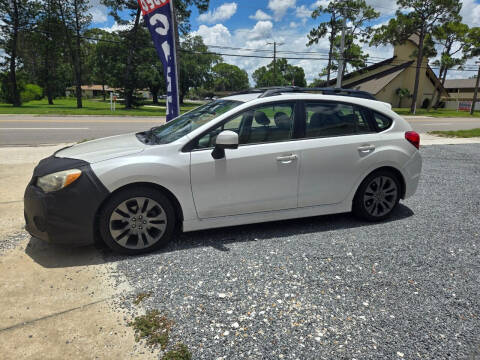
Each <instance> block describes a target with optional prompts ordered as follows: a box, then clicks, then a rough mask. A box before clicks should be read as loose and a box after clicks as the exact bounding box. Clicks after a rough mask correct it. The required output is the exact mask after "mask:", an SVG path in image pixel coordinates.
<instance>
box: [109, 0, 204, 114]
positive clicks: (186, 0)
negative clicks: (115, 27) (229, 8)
mask: <svg viewBox="0 0 480 360" xmlns="http://www.w3.org/2000/svg"><path fill="white" fill-rule="evenodd" d="M209 2H210V0H176V1H175V2H174V4H175V7H174V17H175V20H176V21H175V24H174V25H175V28H174V32H175V45H176V52H177V61H180V60H179V59H180V56H179V55H180V53H179V50H180V40H179V39H180V35H179V32H181V33H182V35H187V34H188V32H189V31H190V23H189V18H190V14H191V11H192V7H193V6H195V7H196V8H197V9H198V10H199V12H203V11H206V10H207V9H208V4H209ZM102 4H103V5H105V6H107V7H108V8H110V15H111V16H112V17H113V18H114V19H115V21H116V22H117V23H119V24H123V25H127V24H132V26H131V27H130V29H129V30H128V31H125V32H123V33H122V35H123V36H122V38H123V40H122V41H124V42H125V48H126V52H127V57H126V59H125V61H126V64H125V73H124V76H123V87H124V92H125V107H126V108H127V109H129V108H131V107H132V106H133V92H134V89H135V83H136V79H135V78H134V77H133V76H132V74H133V73H134V72H135V67H136V66H137V64H135V63H134V62H133V58H134V57H135V53H136V52H138V50H139V47H138V44H137V40H138V39H137V33H138V28H139V27H140V24H141V23H143V21H140V8H139V6H138V2H137V1H136V0H102ZM125 12H128V14H129V16H130V18H129V19H125ZM178 70H179V71H178V77H179V78H180V81H179V82H181V81H182V80H181V71H180V67H179V69H178ZM187 76H189V75H187ZM180 96H182V94H180ZM182 99H183V98H182Z"/></svg>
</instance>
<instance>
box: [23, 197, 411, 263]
mask: <svg viewBox="0 0 480 360" xmlns="http://www.w3.org/2000/svg"><path fill="white" fill-rule="evenodd" d="M412 215H414V213H413V211H412V210H411V209H410V208H408V207H407V206H405V205H403V204H399V205H398V207H397V209H396V210H395V212H394V213H393V214H392V216H391V217H390V218H389V219H388V220H385V221H384V222H383V224H387V223H390V222H394V221H399V220H402V219H405V218H408V217H410V216H412ZM375 224H378V223H370V222H365V221H360V220H357V219H356V218H354V217H353V216H352V215H351V214H349V213H347V214H336V215H325V216H315V217H309V218H302V219H292V220H283V221H272V222H268V223H260V224H252V225H242V226H233V227H228V228H219V229H212V230H202V231H195V232H189V233H184V234H181V235H179V236H178V237H177V239H175V240H174V241H172V242H171V243H170V244H169V245H168V246H167V247H166V248H164V249H162V250H159V251H157V252H156V254H159V253H168V252H172V251H178V250H185V249H190V248H195V247H201V246H203V247H212V248H214V249H216V250H219V251H229V248H228V244H232V243H237V242H247V241H261V240H268V239H273V238H283V237H288V236H292V235H304V234H311V233H319V232H325V231H332V230H341V229H351V228H360V227H365V226H372V225H375ZM25 252H26V254H27V255H28V256H30V257H31V258H32V259H33V260H34V261H35V262H36V263H38V264H39V265H41V266H43V267H47V268H58V267H71V266H82V265H96V264H102V263H106V262H116V261H121V260H122V259H125V258H127V257H126V256H122V255H117V254H114V253H112V252H111V251H110V250H109V249H108V248H106V247H105V246H97V247H95V246H87V247H67V246H59V245H55V244H50V243H47V242H45V241H42V240H38V239H36V238H33V237H32V238H30V242H29V243H28V245H27V248H26V251H25ZM141 256H150V254H146V255H141Z"/></svg>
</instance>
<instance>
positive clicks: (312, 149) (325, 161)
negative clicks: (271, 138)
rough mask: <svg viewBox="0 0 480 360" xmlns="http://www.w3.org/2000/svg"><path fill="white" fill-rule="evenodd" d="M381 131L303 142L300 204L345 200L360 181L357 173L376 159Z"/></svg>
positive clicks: (313, 204) (312, 204)
mask: <svg viewBox="0 0 480 360" xmlns="http://www.w3.org/2000/svg"><path fill="white" fill-rule="evenodd" d="M378 138H379V136H378V134H363V135H351V136H339V137H332V138H318V139H309V140H305V141H304V147H303V150H302V151H301V152H300V161H301V164H302V166H301V169H300V174H299V195H298V206H299V207H304V206H315V205H328V204H336V203H340V202H342V201H343V200H344V199H345V198H346V197H347V195H348V194H349V193H350V192H351V190H352V187H353V186H354V184H356V182H357V178H358V174H363V173H364V169H368V168H370V167H371V166H372V165H373V163H374V162H375V160H374V159H375V156H374V153H375V151H376V150H375V149H374V148H373V149H372V148H370V149H369V150H362V148H363V147H365V146H370V145H373V144H375V143H376V142H377V140H378Z"/></svg>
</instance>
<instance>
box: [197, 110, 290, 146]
mask: <svg viewBox="0 0 480 360" xmlns="http://www.w3.org/2000/svg"><path fill="white" fill-rule="evenodd" d="M294 117H295V103H294V102H284V103H273V104H265V105H260V106H257V107H254V108H251V109H248V110H246V111H243V112H241V113H240V114H238V115H236V116H234V117H233V118H231V119H229V120H228V121H227V122H225V123H223V124H221V125H219V126H216V127H215V128H213V129H211V130H209V131H208V132H207V133H206V134H204V135H203V136H201V137H200V138H199V139H198V142H197V145H196V146H195V149H205V148H210V147H213V146H215V140H216V138H217V135H218V134H219V133H221V132H222V131H224V130H231V131H234V132H236V133H237V134H238V142H239V144H240V145H242V144H243V145H244V144H258V143H268V142H278V141H286V140H290V139H291V138H292V134H293V126H294Z"/></svg>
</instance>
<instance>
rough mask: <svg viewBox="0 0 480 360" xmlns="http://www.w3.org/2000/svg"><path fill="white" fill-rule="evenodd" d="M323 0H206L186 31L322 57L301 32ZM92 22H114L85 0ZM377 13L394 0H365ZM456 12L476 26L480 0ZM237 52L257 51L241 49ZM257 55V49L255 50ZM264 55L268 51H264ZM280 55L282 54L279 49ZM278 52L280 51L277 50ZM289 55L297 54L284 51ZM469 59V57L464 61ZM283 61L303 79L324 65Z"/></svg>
mask: <svg viewBox="0 0 480 360" xmlns="http://www.w3.org/2000/svg"><path fill="white" fill-rule="evenodd" d="M328 2H329V1H328V0H226V1H225V0H210V7H209V10H208V11H207V13H205V14H199V13H198V11H197V10H196V9H193V11H192V16H191V19H190V22H191V25H192V31H193V32H194V33H195V34H196V35H200V36H202V37H203V39H204V42H205V44H207V45H216V46H229V47H239V48H249V49H257V50H268V49H272V46H271V45H268V44H267V42H272V41H277V42H281V43H283V45H281V46H279V48H278V50H279V51H294V52H301V51H314V52H316V54H318V55H312V56H315V57H325V52H326V51H328V42H327V39H323V40H322V41H320V43H319V44H318V45H315V46H312V47H307V46H306V43H307V41H308V39H307V34H308V33H309V31H310V29H312V28H313V27H314V26H316V24H318V22H320V21H321V19H320V20H319V19H317V20H313V19H311V16H310V15H311V12H312V10H313V9H314V8H315V7H316V6H318V5H319V4H322V5H326V4H328ZM91 3H92V5H93V6H92V9H91V12H92V15H93V19H94V24H93V25H94V26H97V27H101V28H105V29H109V30H115V29H118V25H117V24H115V23H114V21H113V19H111V18H110V17H109V16H107V9H106V8H104V7H102V6H99V0H91ZM367 3H368V4H369V5H371V6H373V7H374V8H375V9H376V10H377V11H379V12H380V13H381V16H380V18H379V19H377V20H376V21H375V22H374V25H380V24H382V23H385V22H387V21H388V20H389V19H390V18H391V17H392V16H393V15H394V13H395V10H396V2H395V0H367ZM462 16H463V19H464V22H465V23H467V24H468V25H470V26H480V0H463V9H462ZM211 50H212V51H218V52H224V53H227V52H228V53H239V52H238V51H233V50H225V49H219V48H213V47H212V48H211ZM365 50H366V51H367V52H368V54H369V55H370V57H371V61H381V60H382V59H385V58H389V57H391V56H392V54H393V49H392V47H391V46H386V47H377V48H369V47H368V46H365ZM240 53H241V54H259V53H258V52H249V51H242V52H240ZM260 54H261V53H260ZM265 54H266V55H270V54H269V53H265ZM283 55H284V56H285V54H283ZM279 56H282V54H281V53H279ZM290 56H292V57H300V56H295V55H290ZM224 61H225V62H228V63H231V64H235V65H237V66H239V67H240V68H242V69H245V70H246V71H247V72H248V73H249V75H250V76H251V74H252V73H253V71H254V70H255V69H256V68H258V67H259V66H263V65H266V64H267V63H269V62H270V61H271V60H270V59H258V58H239V57H229V56H224ZM470 62H473V61H470ZM289 63H292V64H294V65H298V66H302V67H303V68H304V70H305V74H306V77H307V80H308V81H311V80H313V78H315V77H316V76H317V74H318V72H319V71H320V70H321V68H322V67H324V66H325V63H326V61H324V60H304V59H303V60H302V59H300V60H289ZM471 75H472V74H470V73H462V72H453V71H452V72H451V76H452V77H465V76H471Z"/></svg>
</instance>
